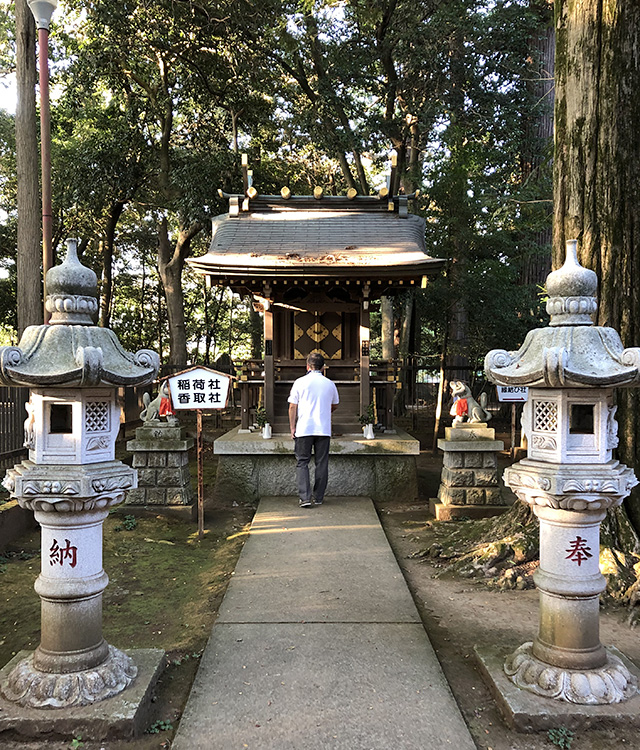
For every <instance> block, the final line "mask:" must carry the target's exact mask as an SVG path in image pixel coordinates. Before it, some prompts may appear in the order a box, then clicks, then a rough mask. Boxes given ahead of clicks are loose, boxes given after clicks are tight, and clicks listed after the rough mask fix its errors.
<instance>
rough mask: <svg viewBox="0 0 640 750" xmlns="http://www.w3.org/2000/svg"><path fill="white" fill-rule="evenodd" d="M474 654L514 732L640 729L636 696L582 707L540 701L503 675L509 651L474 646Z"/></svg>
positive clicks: (630, 664) (631, 667)
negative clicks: (612, 727) (615, 726)
mask: <svg viewBox="0 0 640 750" xmlns="http://www.w3.org/2000/svg"><path fill="white" fill-rule="evenodd" d="M607 650H609V651H611V652H613V653H614V654H615V655H616V656H618V657H619V658H620V659H622V661H623V662H624V663H625V665H626V666H627V668H628V669H629V671H630V672H632V673H633V674H635V675H636V676H640V671H639V670H638V668H637V667H636V666H635V664H634V663H633V662H631V661H630V660H629V659H627V658H626V657H625V656H624V654H621V653H620V652H619V651H618V650H617V649H615V648H612V647H609V648H608V649H607ZM474 651H475V655H476V660H477V662H478V666H479V668H480V672H481V674H482V677H483V678H484V680H485V682H486V683H487V685H488V686H489V689H490V690H491V693H492V694H493V697H494V699H495V701H496V703H497V705H498V708H499V709H500V712H501V713H502V715H503V717H504V719H505V721H506V723H507V724H508V725H509V726H510V727H511V728H512V729H515V730H516V731H518V732H540V731H544V730H548V729H552V728H554V727H559V726H565V727H567V728H568V729H571V730H575V729H580V730H582V729H587V728H589V727H594V726H597V725H598V724H601V723H605V722H606V723H607V724H611V723H620V724H633V725H635V726H640V695H636V696H635V697H633V698H630V699H629V700H626V701H623V702H622V703H614V704H611V705H605V706H583V705H578V704H576V703H566V702H565V701H558V700H554V699H552V698H542V697H539V696H537V695H534V694H533V693H530V692H529V691H528V690H522V689H521V688H518V687H516V686H515V685H514V684H513V683H512V682H511V680H509V678H508V677H507V675H506V674H505V673H504V669H503V667H504V661H505V659H506V657H507V655H508V654H509V653H510V652H511V651H513V649H503V648H499V647H496V646H486V647H484V646H483V647H480V646H476V647H475V648H474Z"/></svg>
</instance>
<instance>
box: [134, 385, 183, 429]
mask: <svg viewBox="0 0 640 750" xmlns="http://www.w3.org/2000/svg"><path fill="white" fill-rule="evenodd" d="M142 403H143V404H144V407H145V408H144V409H143V410H142V411H141V412H140V419H141V420H142V421H143V422H151V421H156V420H158V419H160V417H166V418H167V422H173V421H175V419H176V418H175V416H174V413H173V409H172V407H171V397H170V395H169V384H168V383H167V381H166V380H165V381H164V383H163V384H162V385H161V386H160V391H159V393H158V395H157V396H156V397H155V398H154V399H153V401H152V400H151V396H150V395H149V394H148V393H145V394H144V395H143V397H142Z"/></svg>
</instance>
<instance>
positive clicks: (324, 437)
mask: <svg viewBox="0 0 640 750" xmlns="http://www.w3.org/2000/svg"><path fill="white" fill-rule="evenodd" d="M323 369H324V357H323V356H322V354H319V353H318V352H313V353H312V354H310V355H309V356H308V357H307V374H306V375H304V376H303V377H301V378H298V379H297V380H296V381H295V382H294V384H293V386H292V387H291V393H290V394H289V427H290V429H291V437H292V438H293V440H294V442H295V456H296V462H297V463H296V481H297V485H298V496H299V497H300V507H301V508H311V507H312V505H313V504H314V502H315V504H316V505H322V501H323V500H324V493H325V490H326V489H327V479H328V477H329V442H330V440H331V413H332V412H333V411H335V410H336V409H337V408H338V402H339V398H338V389H337V388H336V386H335V383H334V382H333V381H332V380H329V378H326V377H325V376H324V373H323V372H322V370H323ZM312 450H313V452H314V455H315V464H316V474H315V480H314V483H313V493H312V492H311V483H310V481H309V461H310V460H311V451H312Z"/></svg>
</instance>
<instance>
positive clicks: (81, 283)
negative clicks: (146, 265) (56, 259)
mask: <svg viewBox="0 0 640 750" xmlns="http://www.w3.org/2000/svg"><path fill="white" fill-rule="evenodd" d="M47 291H48V292H49V293H48V295H47V300H46V305H47V310H49V312H51V320H50V322H49V324H47V325H40V326H29V327H28V328H27V329H26V330H25V331H24V333H23V335H22V338H21V340H20V344H19V345H18V346H17V347H16V346H3V347H0V384H2V385H19V386H28V387H43V386H56V387H66V388H80V387H91V386H100V385H107V386H125V385H144V384H145V383H150V382H151V381H153V380H154V378H155V377H156V374H157V372H158V367H159V358H158V355H157V354H156V353H155V352H153V351H150V350H148V349H141V350H140V351H138V352H136V353H135V354H131V353H129V352H126V351H125V350H124V349H123V348H122V346H121V345H120V342H119V341H118V337H117V336H116V334H115V333H114V332H113V331H112V330H111V329H109V328H101V327H99V326H96V325H94V323H93V316H94V315H95V314H96V313H97V311H98V299H97V278H96V275H95V273H94V272H93V271H91V270H90V269H89V268H86V266H83V265H82V264H81V263H80V261H79V260H78V255H77V245H76V241H75V240H67V256H66V258H65V260H64V262H63V263H61V264H60V265H58V266H55V267H54V268H52V269H50V270H49V271H48V273H47Z"/></svg>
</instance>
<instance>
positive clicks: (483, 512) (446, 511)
mask: <svg viewBox="0 0 640 750" xmlns="http://www.w3.org/2000/svg"><path fill="white" fill-rule="evenodd" d="M510 507H511V506H509V505H444V503H439V502H438V501H437V499H436V498H434V497H432V498H431V499H430V500H429V512H430V513H431V515H432V516H435V517H436V521H453V520H454V519H456V518H472V519H474V520H475V519H477V518H490V517H491V516H499V515H501V514H502V513H505V512H506V511H508V510H509V508H510Z"/></svg>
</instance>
